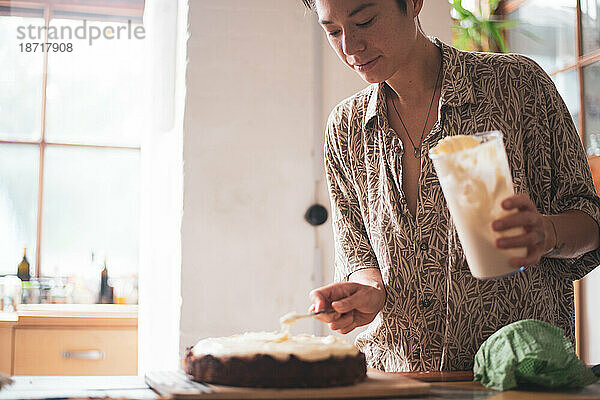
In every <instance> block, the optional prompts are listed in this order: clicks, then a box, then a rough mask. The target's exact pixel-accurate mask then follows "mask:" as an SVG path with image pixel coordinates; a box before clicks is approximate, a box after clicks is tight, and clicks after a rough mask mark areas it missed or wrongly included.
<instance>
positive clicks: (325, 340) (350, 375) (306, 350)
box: [185, 329, 366, 388]
mask: <svg viewBox="0 0 600 400" xmlns="http://www.w3.org/2000/svg"><path fill="white" fill-rule="evenodd" d="M185 370H186V373H187V374H188V375H190V376H191V378H192V379H193V380H195V381H198V382H205V383H212V384H220V385H230V386H249V387H272V388H292V387H329V386H343V385H351V384H354V383H357V382H360V381H361V380H363V379H364V378H365V377H366V363H365V356H364V354H362V353H361V352H359V351H358V349H356V347H354V346H353V345H352V344H350V343H348V342H346V341H344V340H342V339H340V338H337V337H334V336H327V337H317V336H312V335H306V334H303V335H296V336H291V335H290V334H289V331H287V330H285V329H284V330H282V332H250V333H244V334H240V335H234V336H229V337H221V338H207V339H202V340H200V341H199V342H198V343H197V344H196V345H195V346H194V347H192V348H190V349H188V351H187V354H186V357H185Z"/></svg>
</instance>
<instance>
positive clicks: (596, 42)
mask: <svg viewBox="0 0 600 400" xmlns="http://www.w3.org/2000/svg"><path fill="white" fill-rule="evenodd" d="M581 44H582V47H583V54H587V53H591V52H592V51H595V50H598V49H600V0H581Z"/></svg>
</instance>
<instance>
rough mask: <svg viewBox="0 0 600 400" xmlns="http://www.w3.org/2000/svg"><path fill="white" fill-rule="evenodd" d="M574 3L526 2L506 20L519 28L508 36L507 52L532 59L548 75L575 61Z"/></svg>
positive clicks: (560, 0) (566, 0)
mask: <svg viewBox="0 0 600 400" xmlns="http://www.w3.org/2000/svg"><path fill="white" fill-rule="evenodd" d="M576 10H577V2H576V1H575V0H530V1H527V2H525V3H524V4H523V5H522V6H521V7H519V8H518V9H517V10H515V11H514V12H512V13H510V14H509V15H508V19H511V20H517V21H519V25H517V26H516V27H515V28H512V29H511V30H510V31H509V32H508V43H509V47H510V50H511V51H512V52H515V53H521V54H525V55H527V56H529V57H531V58H532V59H534V60H535V61H536V62H537V63H538V64H540V65H541V66H542V68H544V70H545V71H546V72H548V73H551V72H554V71H556V70H558V69H560V68H563V67H565V66H567V65H570V64H573V63H574V62H575V61H576V57H577V53H576V46H575V44H576V42H577V40H576V29H575V28H576V21H577V11H576Z"/></svg>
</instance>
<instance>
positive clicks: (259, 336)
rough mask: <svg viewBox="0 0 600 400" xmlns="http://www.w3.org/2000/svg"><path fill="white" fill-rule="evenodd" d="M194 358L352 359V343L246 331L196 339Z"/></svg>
mask: <svg viewBox="0 0 600 400" xmlns="http://www.w3.org/2000/svg"><path fill="white" fill-rule="evenodd" d="M192 353H193V354H194V355H195V356H205V355H212V356H215V357H250V356H254V355H256V354H266V355H269V356H271V357H273V358H276V359H279V360H287V359H288V358H289V357H290V355H291V354H293V355H294V356H296V357H297V358H299V359H301V360H304V361H319V360H324V359H327V358H329V357H332V356H333V357H345V356H355V355H357V354H358V350H357V349H356V347H354V346H353V345H352V344H350V343H348V342H346V341H345V340H343V339H340V338H337V337H335V336H326V337H317V336H313V335H306V334H303V335H296V336H290V335H289V333H287V332H247V333H244V334H241V335H234V336H228V337H220V338H207V339H202V340H200V341H199V342H198V343H197V344H196V345H195V346H194V347H193V349H192Z"/></svg>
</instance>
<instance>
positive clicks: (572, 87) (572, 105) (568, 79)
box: [552, 69, 579, 130]
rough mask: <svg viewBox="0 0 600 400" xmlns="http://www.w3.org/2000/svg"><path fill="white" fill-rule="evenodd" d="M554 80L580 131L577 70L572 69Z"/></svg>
mask: <svg viewBox="0 0 600 400" xmlns="http://www.w3.org/2000/svg"><path fill="white" fill-rule="evenodd" d="M552 80H553V81H554V84H555V85H556V88H557V89H558V92H559V93H560V95H561V97H562V98H563V100H564V101H565V103H566V104H567V108H568V109H569V112H570V113H571V117H572V118H573V123H574V124H575V127H576V128H577V129H578V130H579V81H578V80H577V70H576V69H570V70H568V71H565V72H561V73H560V74H556V75H554V76H552Z"/></svg>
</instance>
